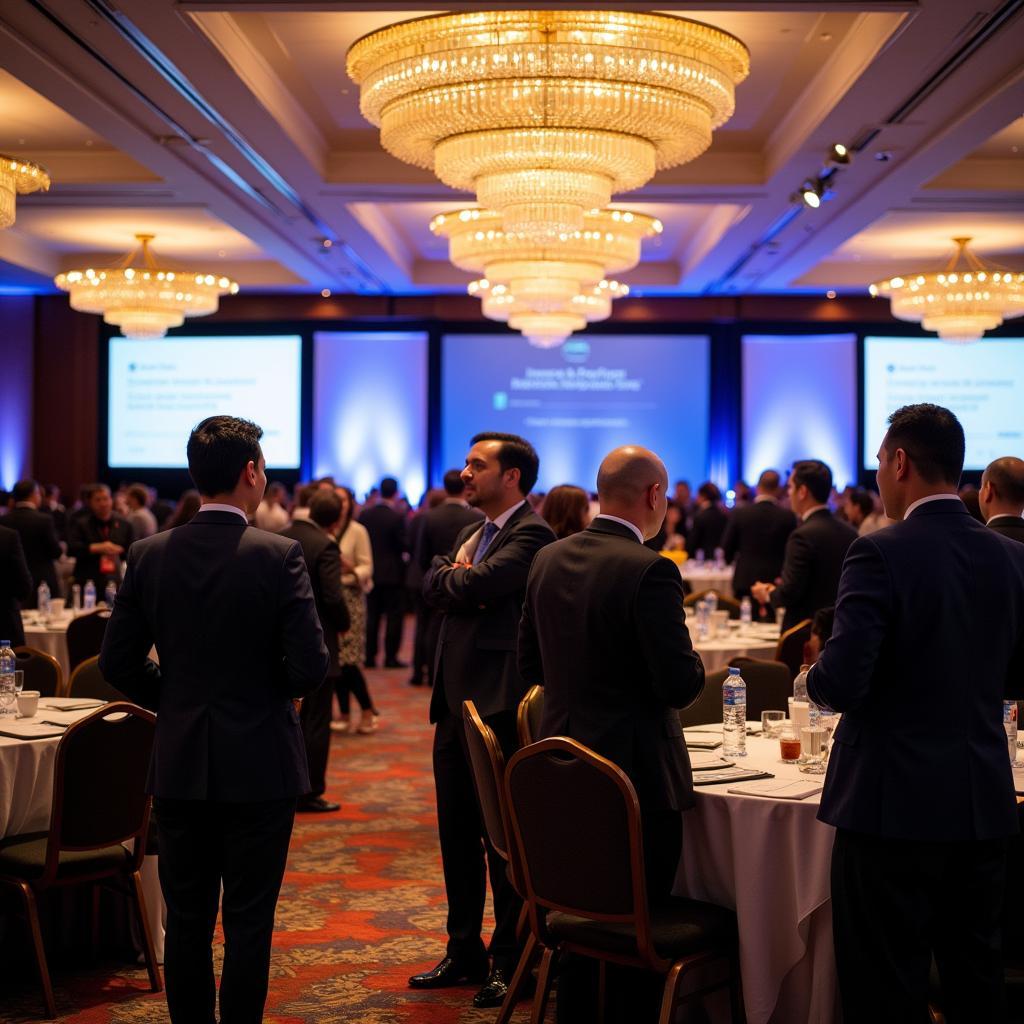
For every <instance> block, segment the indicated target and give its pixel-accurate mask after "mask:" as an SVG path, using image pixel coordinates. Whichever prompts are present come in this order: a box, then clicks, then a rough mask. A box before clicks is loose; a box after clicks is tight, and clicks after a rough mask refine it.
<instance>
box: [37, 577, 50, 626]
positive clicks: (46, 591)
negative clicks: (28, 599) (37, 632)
mask: <svg viewBox="0 0 1024 1024" xmlns="http://www.w3.org/2000/svg"><path fill="white" fill-rule="evenodd" d="M36 608H37V610H38V611H39V614H40V615H42V617H43V618H44V619H48V618H49V617H50V587H49V584H48V583H47V582H46V580H43V582H42V583H40V584H39V589H38V590H37V591H36Z"/></svg>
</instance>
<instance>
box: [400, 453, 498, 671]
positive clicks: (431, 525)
mask: <svg viewBox="0 0 1024 1024" xmlns="http://www.w3.org/2000/svg"><path fill="white" fill-rule="evenodd" d="M465 490H466V485H465V483H464V482H463V480H462V474H461V473H460V472H459V470H457V469H449V470H448V472H447V473H445V475H444V491H445V499H444V501H443V502H441V504H440V505H438V506H437V507H436V508H432V509H429V510H428V511H427V512H424V513H423V515H422V516H421V517H420V518H421V519H422V523H421V525H420V529H419V534H418V536H417V538H416V546H415V548H414V549H413V561H414V562H415V563H416V564H417V565H418V566H419V568H420V571H421V572H422V573H423V574H426V571H427V570H428V569H429V568H430V563H431V562H432V561H433V560H434V558H435V557H436V556H438V555H447V554H448V553H449V552H450V551H451V550H452V549H453V548H454V546H455V538H456V537H458V535H459V534H460V533H461V532H462V531H463V530H464V529H465V528H466V527H467V526H470V525H471V524H477V525H478V524H479V523H480V520H481V519H482V518H483V515H482V513H481V512H480V510H479V509H475V508H470V507H469V505H468V504H466V499H465V498H464V496H463V495H464V493H465ZM442 617H443V616H442V615H441V613H440V612H438V611H435V610H434V609H433V608H431V607H430V605H426V611H425V615H424V631H425V640H424V650H425V654H426V659H427V674H426V680H425V681H426V683H427V685H428V686H433V685H434V655H435V653H436V651H437V638H438V634H439V633H440V631H441V619H442ZM410 682H411V683H413V685H415V686H418V685H419V684H420V683H422V682H424V680H423V679H420V678H416V677H414V678H413V679H411V680H410Z"/></svg>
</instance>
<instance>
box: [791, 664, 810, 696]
mask: <svg viewBox="0 0 1024 1024" xmlns="http://www.w3.org/2000/svg"><path fill="white" fill-rule="evenodd" d="M810 670H811V666H810V665H801V666H800V671H799V672H798V673H797V674H796V679H794V680H793V700H795V701H809V700H810V698H809V697H808V696H807V673H808V672H809V671H810Z"/></svg>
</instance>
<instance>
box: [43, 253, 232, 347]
mask: <svg viewBox="0 0 1024 1024" xmlns="http://www.w3.org/2000/svg"><path fill="white" fill-rule="evenodd" d="M135 237H136V238H137V239H138V240H139V243H140V244H139V248H138V249H137V250H135V251H133V252H130V253H129V254H128V255H127V256H126V257H125V258H124V259H123V260H122V261H121V262H120V263H119V264H118V265H117V266H116V267H113V268H109V269H103V270H94V269H93V268H91V267H90V268H89V269H87V270H69V271H67V272H66V273H63V274H58V275H57V276H56V277H55V278H54V279H53V280H54V284H56V285H57V287H58V288H60V289H62V290H63V291H66V292H67V293H68V295H69V296H70V299H71V308H72V309H77V310H78V311H79V312H80V313H97V314H102V316H103V322H104V323H108V324H111V325H113V326H115V327H120V328H121V332H122V333H123V334H124V336H125V337H126V338H134V339H136V340H140V341H142V340H150V339H153V338H162V337H163V336H164V335H165V334H166V333H167V331H168V330H169V329H170V328H172V327H180V326H181V325H182V324H183V323H184V322H185V317H187V316H206V315H208V314H209V313H216V312H217V306H218V305H219V302H220V297H221V296H222V295H234V294H235V293H236V292H237V291H238V285H237V284H236V283H235V282H234V281H232V280H230V278H227V277H223V276H220V275H215V274H206V273H201V272H200V271H196V270H171V269H168V268H166V267H160V266H158V265H157V263H156V260H155V259H154V258H153V254H152V253H151V252H150V249H149V243H150V242H151V241H152V240H153V235H136V236H135Z"/></svg>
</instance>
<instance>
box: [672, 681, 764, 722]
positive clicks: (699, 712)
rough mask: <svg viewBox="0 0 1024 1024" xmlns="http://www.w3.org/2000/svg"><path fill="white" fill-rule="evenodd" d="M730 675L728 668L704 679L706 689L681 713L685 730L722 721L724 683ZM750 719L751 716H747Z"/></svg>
mask: <svg viewBox="0 0 1024 1024" xmlns="http://www.w3.org/2000/svg"><path fill="white" fill-rule="evenodd" d="M728 674H729V670H728V669H727V668H720V669H718V670H717V671H715V672H709V673H708V675H707V676H706V678H705V679H704V689H703V690H701V692H700V696H699V697H698V698H697V699H696V700H695V701H694V702H693V703H692V704H691V705H690V706H689V707H688V708H683V709H682V710H681V711H680V712H679V724H680V725H682V727H683V728H684V729H686V728H689V727H690V726H691V725H708V724H710V723H712V722H721V720H722V683H724V682H725V677H726V676H727V675H728ZM747 717H748V718H749V717H750V716H749V715H748V716H747Z"/></svg>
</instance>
